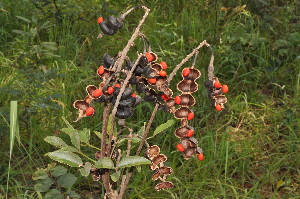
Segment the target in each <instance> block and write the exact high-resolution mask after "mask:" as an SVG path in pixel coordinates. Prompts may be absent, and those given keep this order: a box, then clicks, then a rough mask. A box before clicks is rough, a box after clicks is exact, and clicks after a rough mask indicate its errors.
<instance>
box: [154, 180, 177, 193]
mask: <svg viewBox="0 0 300 199" xmlns="http://www.w3.org/2000/svg"><path fill="white" fill-rule="evenodd" d="M173 188H174V184H173V183H172V182H170V181H164V182H161V183H159V184H157V185H156V186H155V190H156V191H160V190H163V189H173Z"/></svg>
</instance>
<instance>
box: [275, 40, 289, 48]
mask: <svg viewBox="0 0 300 199" xmlns="http://www.w3.org/2000/svg"><path fill="white" fill-rule="evenodd" d="M275 43H276V45H277V46H278V47H283V46H288V44H289V43H288V41H286V40H283V39H278V40H276V41H275Z"/></svg>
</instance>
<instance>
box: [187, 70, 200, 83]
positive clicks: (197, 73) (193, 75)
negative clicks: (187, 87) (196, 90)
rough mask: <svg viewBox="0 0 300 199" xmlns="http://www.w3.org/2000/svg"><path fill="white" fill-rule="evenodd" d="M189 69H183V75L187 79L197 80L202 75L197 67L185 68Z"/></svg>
mask: <svg viewBox="0 0 300 199" xmlns="http://www.w3.org/2000/svg"><path fill="white" fill-rule="evenodd" d="M186 69H188V72H185V71H183V74H182V77H183V78H184V79H185V80H193V81H195V80H196V79H198V78H199V77H200V76H201V72H200V71H199V70H198V69H195V68H185V69H184V70H186Z"/></svg>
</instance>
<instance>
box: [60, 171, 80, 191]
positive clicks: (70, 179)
mask: <svg viewBox="0 0 300 199" xmlns="http://www.w3.org/2000/svg"><path fill="white" fill-rule="evenodd" d="M76 181H77V177H76V176H75V175H74V174H72V173H65V174H64V175H62V176H60V177H59V178H58V180H57V183H58V185H59V186H62V187H64V188H70V187H72V186H73V185H74V184H75V182H76Z"/></svg>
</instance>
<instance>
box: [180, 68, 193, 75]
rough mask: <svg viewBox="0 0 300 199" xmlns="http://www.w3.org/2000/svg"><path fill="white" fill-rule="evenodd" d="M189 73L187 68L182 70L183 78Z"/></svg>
mask: <svg viewBox="0 0 300 199" xmlns="http://www.w3.org/2000/svg"><path fill="white" fill-rule="evenodd" d="M190 72H191V71H190V69H189V68H185V69H183V70H182V75H183V76H185V77H186V76H189V74H190Z"/></svg>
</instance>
